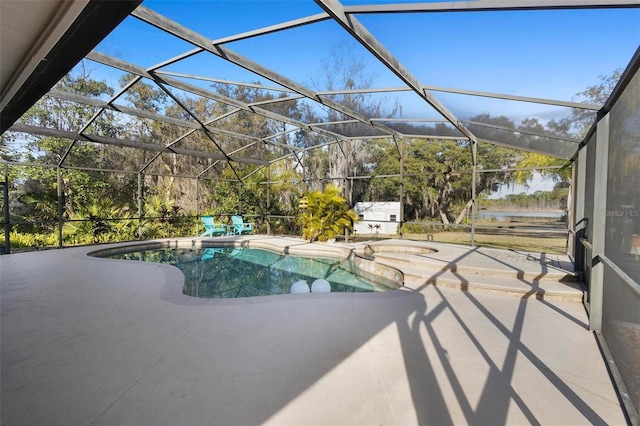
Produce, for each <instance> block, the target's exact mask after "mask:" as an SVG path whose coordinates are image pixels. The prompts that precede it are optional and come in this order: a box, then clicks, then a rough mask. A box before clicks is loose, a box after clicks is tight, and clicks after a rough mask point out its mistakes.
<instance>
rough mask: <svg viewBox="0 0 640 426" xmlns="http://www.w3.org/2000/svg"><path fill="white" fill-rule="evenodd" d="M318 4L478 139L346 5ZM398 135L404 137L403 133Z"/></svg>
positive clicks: (326, 0) (321, 1)
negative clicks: (349, 12)
mask: <svg viewBox="0 0 640 426" xmlns="http://www.w3.org/2000/svg"><path fill="white" fill-rule="evenodd" d="M315 2H316V4H318V5H319V6H320V7H322V8H323V9H324V10H325V12H327V13H329V15H331V17H332V18H333V19H334V20H335V21H336V22H337V23H338V24H340V25H341V26H342V27H343V28H344V29H345V30H346V31H347V32H348V33H349V34H351V36H352V37H354V38H355V39H356V40H357V41H358V42H359V43H360V44H361V45H362V46H364V47H365V48H366V49H367V50H369V52H371V53H372V54H373V55H374V56H375V57H376V58H378V60H379V61H380V62H381V63H382V64H384V65H385V66H386V67H387V68H388V69H389V70H390V71H392V72H393V73H394V74H395V75H396V76H398V78H400V79H401V80H402V81H404V83H405V84H406V85H407V86H409V87H410V88H411V89H413V91H414V92H415V93H417V94H418V96H420V97H421V98H422V99H424V100H425V101H426V102H427V103H428V104H429V105H431V107H432V108H434V109H435V110H436V111H437V112H439V113H440V114H441V115H442V116H443V117H444V118H446V119H447V120H448V121H449V122H450V123H451V124H453V125H454V126H455V127H456V128H457V129H458V130H460V132H461V133H462V134H463V135H465V136H466V137H468V138H469V140H471V141H476V137H475V135H474V134H473V133H471V132H470V131H469V129H467V128H466V127H465V126H464V125H463V124H461V123H460V121H459V120H458V119H457V118H456V116H455V115H454V114H453V113H452V112H451V111H449V110H448V109H447V107H445V106H444V105H443V104H442V103H441V102H440V101H439V100H438V99H437V98H436V97H435V96H434V95H433V94H432V93H431V92H429V90H427V89H424V86H423V85H422V84H420V82H419V81H418V79H417V78H415V77H414V76H413V75H412V74H411V73H410V72H409V70H407V69H406V68H405V67H404V66H403V65H402V64H401V63H400V61H399V60H398V59H396V58H395V57H394V56H393V55H392V54H391V52H389V51H388V50H387V48H386V47H385V46H384V45H383V44H382V43H380V42H379V41H378V40H377V39H376V38H375V37H374V36H373V34H371V33H370V32H369V30H367V29H366V28H365V26H364V25H362V24H361V23H360V21H358V20H357V19H356V18H355V17H354V16H351V15H347V13H346V12H345V9H344V6H342V4H341V3H340V2H338V1H337V0H315ZM396 136H398V137H402V135H401V134H397V135H396Z"/></svg>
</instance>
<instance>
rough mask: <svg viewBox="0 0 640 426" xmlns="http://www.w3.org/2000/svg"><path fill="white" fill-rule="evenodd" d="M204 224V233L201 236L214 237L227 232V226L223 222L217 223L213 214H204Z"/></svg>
mask: <svg viewBox="0 0 640 426" xmlns="http://www.w3.org/2000/svg"><path fill="white" fill-rule="evenodd" d="M202 224H203V225H204V234H202V235H200V236H201V237H213V236H214V235H225V234H226V233H227V226H226V225H225V224H223V223H215V222H214V221H213V217H211V216H202Z"/></svg>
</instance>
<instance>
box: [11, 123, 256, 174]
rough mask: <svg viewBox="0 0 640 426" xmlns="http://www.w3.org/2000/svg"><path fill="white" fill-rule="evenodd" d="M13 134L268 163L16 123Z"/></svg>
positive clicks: (200, 156)
mask: <svg viewBox="0 0 640 426" xmlns="http://www.w3.org/2000/svg"><path fill="white" fill-rule="evenodd" d="M9 130H11V131H13V132H20V133H30V134H32V135H41V136H50V137H56V138H62V139H69V140H79V141H86V142H94V143H101V144H104V145H114V146H121V147H128V148H138V149H146V150H149V151H154V152H163V153H165V152H166V153H169V154H179V155H186V156H188V157H197V158H211V159H214V160H230V161H234V162H236V163H247V164H256V165H259V166H266V165H267V164H269V162H268V161H264V160H257V159H250V158H238V157H225V156H224V155H222V154H215V153H209V152H202V151H195V150H191V149H183V148H167V147H166V146H164V145H154V144H151V143H146V142H136V141H132V140H127V139H117V138H111V137H106V136H99V135H87V134H80V133H76V132H69V131H66V130H58V129H48V128H45V127H37V126H29V125H26V124H21V123H16V124H14V125H13V126H11V127H10V128H9Z"/></svg>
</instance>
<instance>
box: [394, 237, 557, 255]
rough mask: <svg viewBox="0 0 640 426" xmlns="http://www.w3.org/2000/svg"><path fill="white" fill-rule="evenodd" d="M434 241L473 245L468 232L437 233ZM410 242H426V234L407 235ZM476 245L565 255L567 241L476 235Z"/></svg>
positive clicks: (545, 238) (549, 238) (547, 238)
mask: <svg viewBox="0 0 640 426" xmlns="http://www.w3.org/2000/svg"><path fill="white" fill-rule="evenodd" d="M432 235H433V241H436V242H439V243H452V244H464V245H470V244H471V234H470V233H468V232H437V233H435V234H432ZM405 238H406V239H410V240H426V239H427V236H426V235H424V234H409V235H405ZM476 245H477V246H480V247H493V248H501V249H518V250H524V251H529V252H536V253H554V254H565V251H566V246H567V239H566V238H564V237H535V236H530V237H522V236H512V235H488V234H476Z"/></svg>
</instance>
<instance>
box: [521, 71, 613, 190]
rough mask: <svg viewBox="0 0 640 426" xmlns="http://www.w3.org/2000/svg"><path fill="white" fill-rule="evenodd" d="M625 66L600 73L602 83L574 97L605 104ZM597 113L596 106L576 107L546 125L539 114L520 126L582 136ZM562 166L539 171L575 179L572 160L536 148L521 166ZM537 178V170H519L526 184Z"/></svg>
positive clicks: (555, 177) (561, 179)
mask: <svg viewBox="0 0 640 426" xmlns="http://www.w3.org/2000/svg"><path fill="white" fill-rule="evenodd" d="M621 75H622V70H621V69H617V70H615V71H613V72H612V73H611V74H610V75H608V76H602V75H601V76H600V83H598V84H596V85H593V86H589V87H587V88H586V89H585V90H583V91H582V92H579V93H577V94H576V95H575V96H574V97H573V101H579V102H582V103H587V104H594V105H604V103H605V102H606V101H607V99H608V98H609V96H610V95H611V92H612V91H613V89H614V87H615V86H616V84H617V83H618V80H619V79H620V76H621ZM595 117H596V114H595V112H594V111H592V110H585V109H580V108H572V109H571V115H570V116H568V117H566V118H563V119H561V120H558V121H555V120H551V121H549V123H547V125H546V126H543V125H542V124H541V123H539V122H538V120H537V119H535V118H530V119H527V120H523V122H522V123H521V125H520V128H521V129H523V130H535V131H537V132H543V133H550V134H554V135H557V136H565V137H569V138H574V139H582V138H584V136H585V135H586V133H587V131H588V130H589V128H591V125H592V124H593V122H594V120H595ZM548 166H559V167H560V168H557V169H546V170H545V169H539V170H537V172H538V173H539V174H540V175H542V176H543V177H546V178H550V179H553V180H554V181H556V182H562V183H563V184H568V182H569V181H570V180H571V161H568V160H563V159H561V158H556V157H551V156H548V155H544V154H538V153H534V152H525V153H524V154H523V157H522V159H521V160H520V161H519V162H518V164H517V167H521V168H532V167H548ZM532 178H533V170H522V171H519V172H518V174H517V180H518V182H519V183H523V184H526V183H528V182H529V181H531V179H532Z"/></svg>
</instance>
